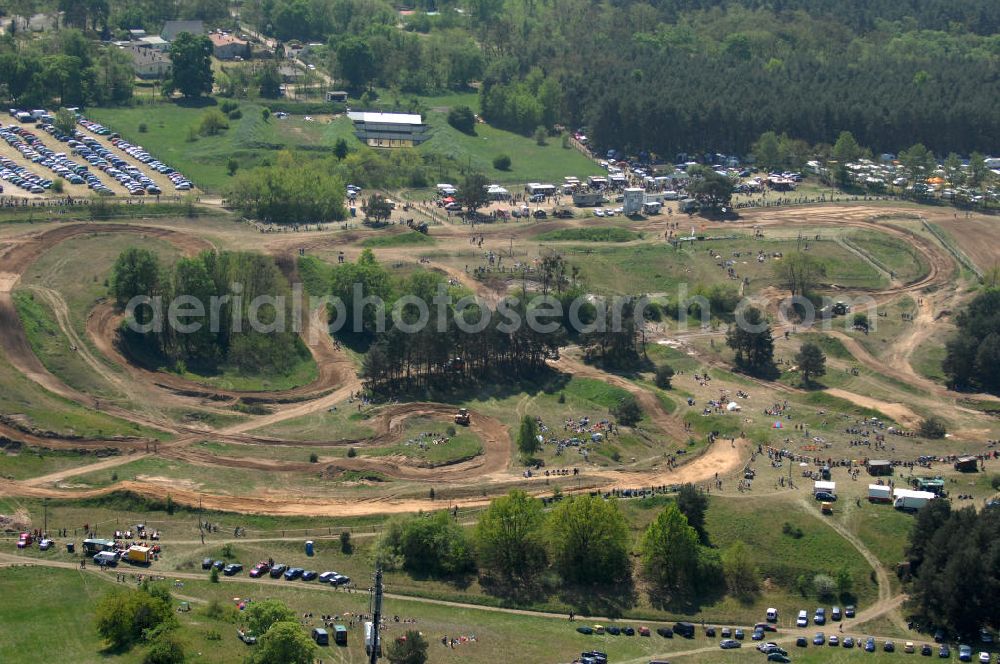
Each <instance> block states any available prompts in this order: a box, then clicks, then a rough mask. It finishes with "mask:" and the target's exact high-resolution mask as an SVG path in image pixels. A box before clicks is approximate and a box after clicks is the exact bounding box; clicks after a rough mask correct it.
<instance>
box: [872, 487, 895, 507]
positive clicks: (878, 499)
mask: <svg viewBox="0 0 1000 664" xmlns="http://www.w3.org/2000/svg"><path fill="white" fill-rule="evenodd" d="M868 501H869V502H872V503H891V502H892V488H891V487H888V486H885V485H883V484H869V485H868Z"/></svg>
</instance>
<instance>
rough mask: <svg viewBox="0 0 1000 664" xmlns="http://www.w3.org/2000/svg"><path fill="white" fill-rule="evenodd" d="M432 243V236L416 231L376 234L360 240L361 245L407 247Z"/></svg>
mask: <svg viewBox="0 0 1000 664" xmlns="http://www.w3.org/2000/svg"><path fill="white" fill-rule="evenodd" d="M430 244H434V238H432V237H429V236H428V235H425V234H424V233H418V232H417V231H406V232H404V233H394V234H392V235H377V236H375V237H369V238H365V239H364V240H362V241H361V246H362V247H408V246H412V245H420V246H424V245H430Z"/></svg>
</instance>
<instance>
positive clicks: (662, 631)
mask: <svg viewBox="0 0 1000 664" xmlns="http://www.w3.org/2000/svg"><path fill="white" fill-rule="evenodd" d="M656 633H657V634H659V635H660V636H662V637H663V638H665V639H672V638H674V630H672V629H670V628H669V627H657V628H656Z"/></svg>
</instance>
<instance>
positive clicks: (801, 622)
mask: <svg viewBox="0 0 1000 664" xmlns="http://www.w3.org/2000/svg"><path fill="white" fill-rule="evenodd" d="M808 625H809V613H808V612H807V611H806V610H805V609H802V610H801V611H799V617H798V618H796V619H795V626H796V627H806V626H808Z"/></svg>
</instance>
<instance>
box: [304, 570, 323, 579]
mask: <svg viewBox="0 0 1000 664" xmlns="http://www.w3.org/2000/svg"><path fill="white" fill-rule="evenodd" d="M317 576H319V573H318V572H315V571H313V570H311V569H307V570H306V571H304V572H302V580H303V581H313V580H315V579H316V577H317Z"/></svg>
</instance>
